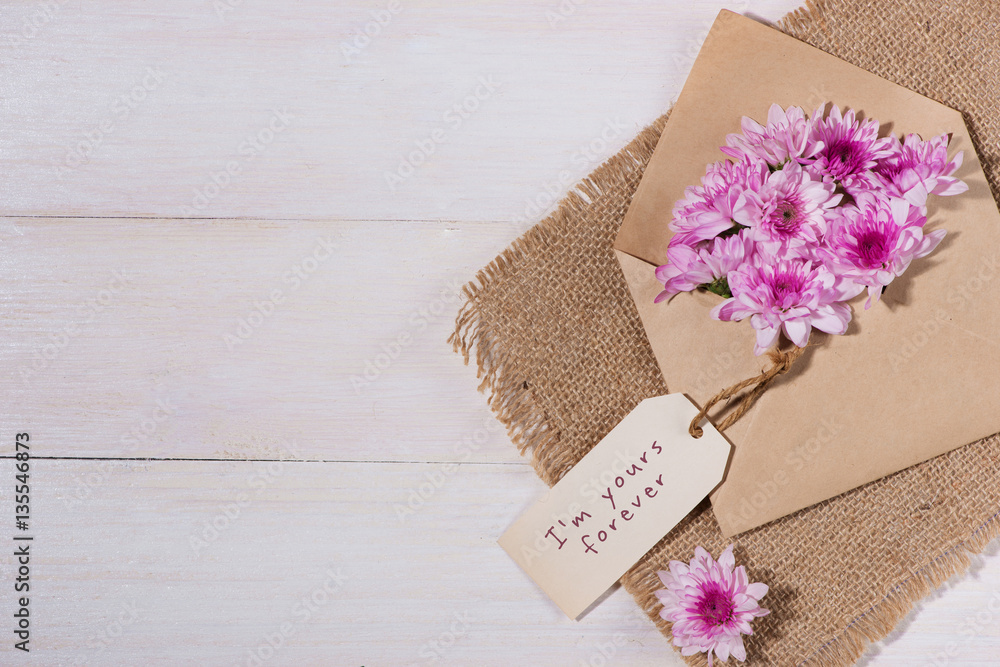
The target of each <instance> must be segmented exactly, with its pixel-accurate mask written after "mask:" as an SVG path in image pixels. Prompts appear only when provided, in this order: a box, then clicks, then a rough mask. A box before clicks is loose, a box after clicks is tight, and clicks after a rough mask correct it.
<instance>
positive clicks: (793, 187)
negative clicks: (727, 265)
mask: <svg viewBox="0 0 1000 667" xmlns="http://www.w3.org/2000/svg"><path fill="white" fill-rule="evenodd" d="M840 200H841V195H839V194H834V186H833V184H832V183H825V182H823V181H816V180H813V178H812V176H811V175H810V174H809V173H808V172H807V171H806V170H805V169H803V168H802V167H801V166H799V164H798V163H797V162H789V163H788V164H786V165H785V166H784V167H783V168H782V169H780V170H778V171H776V172H774V173H772V174H770V175H769V176H768V177H767V180H766V181H765V182H764V184H763V185H762V186H761V187H760V188H758V189H757V190H756V191H752V192H747V193H746V196H745V197H744V198H743V200H742V204H741V205H740V206H739V207H738V208H737V210H736V211H735V212H734V216H735V220H736V221H737V222H738V223H740V224H741V225H745V226H747V227H749V228H750V229H751V230H752V231H753V237H754V240H756V241H757V242H759V243H761V244H762V246H763V249H764V250H765V251H766V252H768V253H770V254H773V255H789V254H795V255H800V256H801V255H803V254H807V253H805V252H804V251H803V247H804V246H814V245H816V244H817V243H819V240H820V238H821V237H822V236H823V234H824V233H825V232H826V218H825V217H824V214H825V212H826V210H827V209H830V208H833V207H834V206H836V205H837V204H839V203H840Z"/></svg>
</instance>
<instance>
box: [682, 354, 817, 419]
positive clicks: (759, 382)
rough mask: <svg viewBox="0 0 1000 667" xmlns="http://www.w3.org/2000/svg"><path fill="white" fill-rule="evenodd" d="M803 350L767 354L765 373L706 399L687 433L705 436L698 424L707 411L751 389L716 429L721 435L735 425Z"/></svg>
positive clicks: (785, 371)
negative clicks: (767, 360) (769, 362)
mask: <svg viewBox="0 0 1000 667" xmlns="http://www.w3.org/2000/svg"><path fill="white" fill-rule="evenodd" d="M804 351H805V350H804V348H801V347H793V348H792V349H791V350H789V351H787V352H779V351H778V350H777V349H774V350H771V351H770V352H768V357H770V358H771V367H770V368H768V369H767V370H765V371H762V372H761V374H760V375H756V376H754V377H752V378H747V379H746V380H743V381H742V382H737V383H736V384H734V385H733V386H731V387H728V388H726V389H723V390H722V391H720V392H719V393H718V394H716V395H715V396H713V397H712V398H710V399H708V403H706V404H705V407H703V408H702V409H701V411H700V412H699V413H698V414H697V415H695V417H694V419H692V420H691V426H689V427H688V433H690V434H691V436H692V437H695V438H700V437H701V436H702V435H704V434H705V431H704V430H702V428H701V427H700V426H698V424H699V423H700V422H701V420H702V419H704V418H705V417H707V416H708V411H709V410H711V409H712V408H713V407H715V405H716V404H717V403H719V402H721V401H728V400H729V399H731V398H732V397H733V396H734V395H735V394H737V393H738V392H741V391H743V390H744V389H746V388H747V387H751V389H750V391H748V392H747V393H745V394H743V396H741V397H740V402H739V403H738V404H737V405H736V409H735V410H733V411H732V412H731V413H729V415H728V416H727V417H726V418H725V419H723V420H722V421H721V422H719V425H718V426H717V427H716V429H717V430H718V431H719V432H720V433H721V432H722V431H725V430H726V429H727V428H729V427H730V426H732V425H733V424H735V423H736V422H737V421H738V420H739V418H740V417H742V416H743V415H745V414H746V413H747V412H748V411H749V410H750V408H751V407H752V406H753V404H754V403H755V402H756V401H757V399H758V398H760V397H761V395H762V394H763V393H764V392H765V391H767V388H768V387H769V386H770V385H771V382H773V381H774V379H775V378H776V377H778V376H779V375H782V374H784V373H787V372H788V369H789V368H791V367H792V364H793V363H795V360H796V359H798V358H799V357H801V356H802V352H804Z"/></svg>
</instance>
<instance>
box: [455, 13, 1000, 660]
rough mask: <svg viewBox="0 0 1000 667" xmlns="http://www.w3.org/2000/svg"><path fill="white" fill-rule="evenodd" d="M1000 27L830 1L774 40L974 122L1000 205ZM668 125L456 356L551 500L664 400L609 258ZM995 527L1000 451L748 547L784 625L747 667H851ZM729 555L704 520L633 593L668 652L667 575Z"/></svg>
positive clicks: (506, 276) (534, 254)
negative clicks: (801, 46)
mask: <svg viewBox="0 0 1000 667" xmlns="http://www.w3.org/2000/svg"><path fill="white" fill-rule="evenodd" d="M998 26H1000V5H998V4H997V3H994V2H985V3H984V2H982V0H953V1H952V2H949V3H939V2H935V1H932V0H906V1H902V2H895V1H894V2H881V1H877V2H876V1H871V0H868V1H866V0H829V1H826V2H817V3H814V4H811V5H809V6H808V7H807V8H805V9H802V10H799V11H798V12H796V13H794V14H791V15H789V16H787V17H785V19H783V20H782V21H781V23H780V24H779V25H778V26H777V27H778V28H780V29H781V30H784V31H785V32H787V33H789V34H790V35H792V36H794V37H797V38H799V39H802V40H803V41H806V42H808V43H810V44H812V45H814V46H817V47H819V48H820V49H823V50H824V51H827V52H829V53H832V54H834V55H836V56H838V57H840V58H843V59H845V60H847V61H849V62H852V63H855V64H856V65H859V66H860V67H862V68H864V69H866V70H869V71H871V72H874V73H875V74H878V75H880V76H882V77H885V78H887V79H889V80H891V81H895V82H897V83H899V84H901V85H903V86H906V87H907V88H910V89H912V90H914V91H917V92H919V93H922V94H923V95H926V96H928V97H930V98H932V99H935V100H938V101H940V102H942V103H944V104H946V105H948V106H951V107H954V108H956V109H959V110H960V111H962V112H963V113H964V115H965V119H966V122H967V123H968V124H969V129H970V130H971V133H972V138H973V141H974V142H975V143H976V148H977V150H978V152H979V155H980V158H981V159H982V163H983V167H984V169H985V171H986V176H987V178H988V180H989V182H990V186H991V188H992V189H993V192H994V197H996V193H997V191H998V182H997V178H998V169H1000V148H998V147H1000V46H998V44H1000V34H998ZM665 118H666V117H664V118H661V119H660V120H659V121H657V122H656V123H654V124H653V125H652V126H651V127H649V128H648V129H646V130H645V131H643V132H642V134H640V135H639V136H638V137H636V138H635V140H633V141H632V142H631V143H630V144H629V145H628V146H627V147H626V148H625V149H624V150H622V152H621V153H619V154H618V155H617V156H615V157H614V158H613V159H611V160H610V161H609V162H608V163H606V164H605V165H603V166H602V167H601V168H599V169H598V170H597V171H595V172H594V173H593V174H591V175H590V176H589V177H588V178H587V179H586V180H585V181H584V182H583V183H581V184H580V185H579V187H578V188H577V190H578V191H577V192H574V193H571V194H570V195H569V196H568V197H567V198H566V200H564V201H563V202H562V204H561V206H560V207H559V209H558V211H557V212H556V213H555V214H553V215H552V216H550V217H549V218H547V219H545V220H544V221H542V222H541V223H539V224H538V225H537V226H535V227H534V228H533V229H531V230H530V231H529V232H528V233H527V234H525V235H524V236H523V237H522V238H521V239H519V240H518V241H517V242H516V243H514V244H513V246H511V247H510V248H509V249H507V250H506V251H505V252H504V253H503V254H502V255H500V256H499V257H497V258H496V260H494V261H493V262H492V263H491V264H490V265H489V266H487V267H486V268H484V269H483V270H482V271H481V272H480V273H479V275H478V276H477V278H476V280H475V281H473V282H472V283H470V285H469V286H468V287H467V288H466V296H467V297H468V301H467V303H466V304H465V306H464V307H463V309H462V311H461V312H460V313H459V318H458V322H457V328H456V332H455V334H454V336H453V338H452V342H453V343H454V345H455V347H456V349H457V350H459V351H461V352H463V353H464V354H465V357H466V360H468V359H469V354H470V352H471V351H474V354H475V359H476V362H477V364H478V368H479V372H480V374H481V376H482V377H483V386H482V388H483V389H484V390H488V392H489V395H490V403H491V405H492V407H493V409H494V411H495V412H496V413H497V415H498V417H499V418H500V420H501V421H502V422H503V423H504V424H505V425H507V427H508V428H509V430H510V433H511V436H512V438H513V440H514V442H515V443H517V444H518V446H519V447H520V448H521V451H522V452H525V451H530V452H531V456H532V462H533V464H534V467H535V469H536V470H537V471H538V474H539V476H540V477H541V478H542V479H543V480H545V482H546V483H548V484H554V483H555V482H556V481H557V480H558V479H559V478H560V477H561V476H562V475H563V474H564V473H565V472H566V471H567V470H568V469H569V468H571V467H572V466H573V465H574V464H575V463H576V462H577V461H578V460H579V459H580V458H581V457H582V456H583V455H584V454H585V453H586V452H587V451H588V450H589V449H590V448H591V447H592V446H593V445H594V444H596V443H597V442H598V441H599V440H600V439H601V438H602V437H603V436H604V435H605V434H606V433H607V432H608V431H609V430H610V429H611V428H612V427H613V426H614V425H615V424H617V423H618V421H619V420H621V419H622V418H623V417H624V416H625V415H626V414H627V413H628V412H629V411H630V410H631V409H632V408H633V407H634V406H635V405H636V404H637V403H638V402H639V401H640V400H642V399H643V398H646V397H648V396H654V395H658V394H661V393H663V392H664V391H665V390H666V386H665V384H664V382H663V379H662V378H661V377H660V373H659V370H658V368H657V365H656V362H655V360H654V359H653V355H652V352H651V351H650V349H649V346H648V343H647V342H646V337H645V334H644V333H643V330H642V325H641V324H640V322H639V318H638V315H637V314H636V311H635V308H634V306H633V304H632V302H631V299H630V297H629V294H628V290H627V288H626V285H625V281H624V279H623V277H622V275H621V272H620V270H619V267H618V264H617V262H616V261H615V258H614V256H613V254H612V251H611V244H612V241H613V239H614V237H615V233H616V231H617V230H618V226H619V224H620V223H621V220H622V217H623V216H624V214H625V211H626V209H627V208H628V205H629V201H630V199H631V196H632V193H633V192H634V190H635V188H636V186H637V185H638V183H639V179H640V177H641V176H642V171H643V167H644V165H645V164H646V162H647V161H648V159H649V157H650V156H651V155H652V152H653V148H654V146H655V144H656V140H657V138H658V137H659V134H660V131H661V130H662V127H663V123H664V121H665ZM998 232H1000V230H998ZM677 353H678V354H684V353H685V351H684V350H678V351H677ZM914 400H919V397H914ZM872 446H873V447H877V446H878V443H872ZM998 510H1000V438H998V437H996V436H994V437H991V438H987V439H986V440H983V441H981V442H977V443H974V444H970V445H968V446H966V447H962V448H960V449H958V450H955V451H954V452H952V453H950V454H947V455H944V456H941V457H939V458H936V459H933V460H931V461H928V462H926V463H923V464H921V465H918V466H916V467H914V468H910V469H908V470H905V471H903V472H901V473H898V474H895V475H893V476H891V477H888V478H885V479H882V480H880V481H877V482H874V483H872V484H869V485H867V486H864V487H862V488H859V489H856V490H854V491H851V492H849V493H846V494H844V495H842V496H839V497H837V498H834V499H832V500H829V501H827V502H824V503H822V504H820V505H817V506H814V507H812V508H809V509H806V510H803V511H801V512H798V513H796V514H794V515H792V516H789V517H785V518H784V519H781V520H779V521H777V522H774V523H771V524H769V525H766V526H763V527H761V528H758V529H756V530H753V531H751V532H748V533H745V534H742V535H739V536H737V537H736V538H735V544H736V556H737V560H738V561H739V562H741V563H743V564H745V565H746V566H747V569H748V571H749V574H750V577H751V579H752V580H757V581H763V582H765V583H767V584H768V585H769V586H770V587H771V590H770V592H769V593H768V594H767V596H766V598H765V599H764V603H765V606H767V607H768V608H770V609H771V611H772V613H771V615H770V616H768V617H766V618H763V619H759V620H757V621H756V622H755V626H754V627H755V634H754V635H753V636H752V637H750V638H748V640H747V651H748V661H747V664H750V665H849V664H853V663H854V662H855V661H856V660H857V659H858V658H859V657H860V656H861V655H862V653H863V651H864V648H865V645H866V644H867V643H868V642H869V641H874V640H877V639H880V638H882V637H884V636H885V635H886V634H888V633H889V631H890V630H891V629H892V627H893V626H894V625H895V624H896V623H897V622H898V621H899V620H900V619H901V618H902V617H903V616H904V615H905V614H906V613H907V612H908V611H909V610H910V609H911V607H912V605H913V604H914V603H915V602H916V601H917V600H918V599H919V598H921V597H923V596H924V595H926V594H927V593H928V592H930V591H931V590H933V589H934V588H935V587H937V586H939V585H940V584H941V583H943V582H944V581H945V580H946V579H947V578H948V577H950V576H951V575H953V574H955V573H957V572H961V571H964V569H965V568H966V567H967V565H968V563H969V557H970V555H971V554H974V553H978V552H979V551H981V550H982V549H983V548H984V547H985V545H986V544H987V542H989V541H990V540H991V539H992V538H993V537H994V536H995V535H997V533H998V532H1000V531H998V524H1000V521H997V520H996V519H997V515H998ZM727 543H728V541H727V540H725V539H724V538H723V537H722V535H721V533H720V532H719V530H718V528H717V526H716V524H715V520H714V518H713V516H712V511H711V507H710V506H709V505H708V503H707V502H706V503H703V504H702V505H701V506H700V507H699V508H698V509H696V510H695V511H694V512H693V513H692V514H690V515H689V516H688V517H687V519H685V520H684V522H683V523H681V525H679V526H677V527H676V528H675V529H674V530H672V531H671V532H670V534H668V535H667V536H666V537H665V538H664V539H663V540H661V541H660V543H659V544H657V545H656V546H655V547H654V548H653V549H652V550H651V551H650V552H649V553H647V554H646V555H645V556H644V557H643V559H642V561H641V562H639V563H638V564H637V565H635V567H633V568H632V569H631V570H630V571H629V572H628V573H627V574H626V575H625V576H624V577H623V579H622V584H623V585H624V587H625V588H626V589H627V590H628V591H629V592H630V593H631V594H632V595H633V596H634V597H635V599H636V601H637V602H638V603H639V605H640V606H641V607H642V608H643V609H644V610H645V611H646V612H647V613H648V614H649V617H650V619H652V621H653V622H655V623H656V624H657V626H658V627H659V628H660V630H661V631H662V632H663V633H665V634H667V635H668V636H669V624H667V623H666V622H665V621H663V620H661V619H660V618H659V616H658V612H659V605H658V603H657V600H656V598H655V597H654V595H653V591H654V590H656V589H657V588H659V587H660V584H659V581H658V579H657V576H656V571H657V570H659V569H664V568H665V567H666V566H667V563H668V562H669V561H670V560H671V559H677V560H689V559H690V558H691V557H692V555H693V552H694V548H695V546H696V545H701V546H704V547H705V548H706V549H708V550H709V551H711V552H712V553H714V554H716V555H718V554H719V553H720V552H721V551H722V550H723V549H724V548H725V546H726V544H727ZM975 611H977V610H970V614H972V613H973V612H975ZM943 649H944V647H942V650H943ZM687 660H688V662H689V663H690V664H692V665H704V664H706V660H705V657H704V656H702V655H699V656H694V657H692V658H688V659H687Z"/></svg>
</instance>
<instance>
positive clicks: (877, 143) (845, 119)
mask: <svg viewBox="0 0 1000 667" xmlns="http://www.w3.org/2000/svg"><path fill="white" fill-rule="evenodd" d="M810 139H811V140H812V141H815V142H818V143H822V144H823V147H822V148H821V149H820V150H819V152H817V153H816V156H815V159H814V160H813V161H812V162H811V163H810V165H809V169H810V171H813V172H814V173H817V174H819V175H821V176H822V177H823V179H824V180H827V181H832V182H834V183H839V184H840V185H842V186H843V187H844V189H845V190H847V191H848V192H852V191H854V190H857V189H859V188H861V189H868V188H870V187H872V186H873V185H874V184H875V178H874V176H873V175H872V173H871V169H873V168H874V167H875V165H876V164H877V161H878V160H881V159H883V158H886V157H888V156H889V155H891V153H892V143H891V140H890V139H889V138H888V137H886V138H882V139H879V136H878V121H876V120H872V119H868V120H864V121H859V120H857V119H856V118H855V116H854V110H853V109H848V110H847V113H845V114H843V115H841V113H840V109H839V108H837V107H836V106H835V107H833V109H831V111H830V115H829V116H827V117H826V118H823V117H822V109H817V110H816V112H815V113H814V114H813V117H812V132H811V134H810Z"/></svg>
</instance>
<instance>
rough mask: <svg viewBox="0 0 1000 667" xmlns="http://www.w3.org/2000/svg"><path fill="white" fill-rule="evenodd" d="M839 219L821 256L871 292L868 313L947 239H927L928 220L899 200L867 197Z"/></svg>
mask: <svg viewBox="0 0 1000 667" xmlns="http://www.w3.org/2000/svg"><path fill="white" fill-rule="evenodd" d="M839 213H840V215H839V216H838V217H837V218H836V219H834V220H833V222H832V223H831V228H830V233H829V235H828V236H827V239H826V244H825V247H824V248H823V249H821V250H820V251H819V253H820V255H821V256H822V257H823V258H824V259H825V261H826V263H827V265H828V266H830V267H831V268H832V269H833V270H834V271H835V272H836V273H838V274H840V275H841V276H843V277H845V278H847V279H849V280H852V281H854V282H855V283H857V284H859V285H863V286H864V287H867V288H868V302H867V303H866V304H865V308H866V309H867V308H869V307H870V306H871V304H872V303H873V302H874V301H878V299H879V297H880V296H881V295H882V289H883V288H884V287H885V286H886V285H888V284H889V283H891V282H892V281H893V279H894V278H896V277H897V276H900V275H902V274H903V272H904V271H906V269H907V268H908V267H909V266H910V262H912V261H913V260H914V259H918V258H920V257H924V256H926V255H928V254H930V253H931V252H932V251H933V250H934V248H936V247H937V246H938V244H939V243H940V242H941V239H943V238H944V235H945V230H943V229H939V230H936V231H933V232H931V233H929V234H924V231H923V229H922V228H923V223H924V221H925V220H926V219H925V218H924V216H923V215H922V214H921V213H920V210H919V209H918V208H917V207H915V206H913V205H912V204H910V203H909V202H907V201H905V200H903V199H899V198H896V197H892V198H888V199H887V198H883V197H863V198H861V199H859V201H858V206H845V207H844V208H843V209H842V210H841V211H839ZM734 293H735V292H734Z"/></svg>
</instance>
